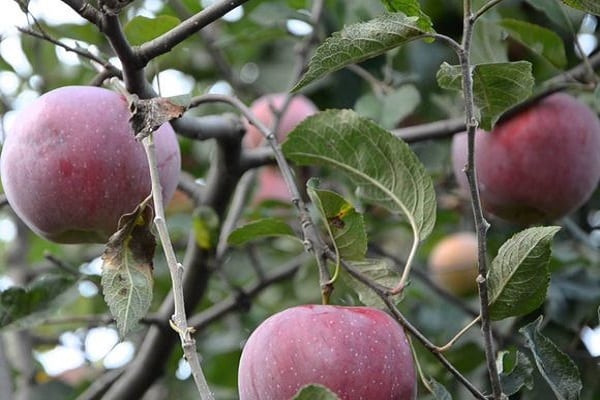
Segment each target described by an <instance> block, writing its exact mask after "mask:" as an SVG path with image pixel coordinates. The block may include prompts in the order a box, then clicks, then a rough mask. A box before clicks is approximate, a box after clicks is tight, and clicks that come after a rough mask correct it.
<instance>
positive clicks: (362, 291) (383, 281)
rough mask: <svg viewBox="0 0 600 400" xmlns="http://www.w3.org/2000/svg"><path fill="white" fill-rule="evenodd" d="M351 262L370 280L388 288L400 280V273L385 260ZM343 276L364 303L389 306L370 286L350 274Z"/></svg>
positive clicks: (373, 305)
mask: <svg viewBox="0 0 600 400" xmlns="http://www.w3.org/2000/svg"><path fill="white" fill-rule="evenodd" d="M350 264H351V265H352V266H353V267H354V268H356V269H357V270H358V271H359V272H360V273H361V274H362V275H364V276H365V277H367V278H369V280H371V281H372V282H375V283H377V284H379V285H381V286H384V287H386V288H392V287H395V286H396V285H397V284H398V282H399V281H400V273H398V272H396V271H395V270H394V269H393V267H392V266H390V265H389V264H388V263H387V262H386V261H385V260H377V259H367V260H363V261H351V262H350ZM342 277H343V279H344V282H345V283H346V284H347V285H348V286H349V287H350V288H352V289H353V290H354V291H355V292H356V294H358V299H359V300H360V302H361V303H362V304H364V305H365V306H368V307H375V308H386V307H387V306H386V304H385V303H384V302H383V300H381V299H380V298H379V296H378V295H377V294H376V293H375V292H374V291H373V290H371V289H370V288H369V287H367V286H366V285H364V284H363V283H361V282H360V281H358V280H357V279H355V278H353V277H351V276H349V275H348V274H343V275H342Z"/></svg>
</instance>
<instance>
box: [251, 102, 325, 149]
mask: <svg viewBox="0 0 600 400" xmlns="http://www.w3.org/2000/svg"><path fill="white" fill-rule="evenodd" d="M287 96H288V95H287V94H286V93H275V94H269V95H265V96H262V97H259V98H258V99H256V100H255V101H254V102H253V103H252V104H251V105H250V110H251V111H252V112H253V113H254V115H255V116H256V118H258V119H259V120H260V121H261V122H262V123H263V124H265V125H266V126H267V128H269V129H272V128H274V126H273V125H274V123H275V117H276V115H275V113H274V110H276V111H277V112H279V111H281V109H282V107H283V105H284V103H285V100H286V98H287ZM317 111H318V109H317V107H316V106H315V105H314V104H313V102H312V101H310V100H309V99H308V98H307V97H305V96H303V95H295V96H293V97H292V100H291V101H290V103H289V105H288V107H287V108H286V110H285V112H284V113H283V115H282V116H281V121H280V122H279V126H278V129H277V133H276V135H275V136H276V137H277V140H278V141H283V140H284V139H285V138H286V136H287V134H288V133H289V132H291V131H292V130H293V129H294V128H295V127H296V125H298V124H299V123H300V122H302V121H303V120H304V119H305V118H306V117H308V116H310V115H313V114H316V113H317ZM245 125H246V136H245V137H244V143H245V145H246V146H247V147H250V148H253V147H257V146H259V145H260V144H261V143H262V142H263V137H264V136H263V135H262V134H261V133H260V131H259V130H258V129H256V127H255V126H254V125H252V124H250V123H249V122H248V121H247V120H245Z"/></svg>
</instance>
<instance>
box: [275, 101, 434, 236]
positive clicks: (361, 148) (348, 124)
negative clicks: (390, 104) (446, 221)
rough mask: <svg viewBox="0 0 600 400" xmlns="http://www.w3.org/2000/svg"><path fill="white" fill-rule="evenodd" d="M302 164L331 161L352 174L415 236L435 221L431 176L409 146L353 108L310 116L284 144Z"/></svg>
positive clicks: (361, 189) (288, 153) (372, 198)
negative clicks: (404, 223)
mask: <svg viewBox="0 0 600 400" xmlns="http://www.w3.org/2000/svg"><path fill="white" fill-rule="evenodd" d="M282 148H283V152H284V153H285V155H286V156H287V157H288V158H289V159H291V160H293V161H294V162H296V163H297V164H300V165H317V164H318V165H329V166H332V167H334V168H336V169H338V170H340V171H342V172H344V173H345V174H347V175H348V176H349V177H350V179H352V181H353V183H354V184H356V185H357V186H358V187H359V195H360V196H362V197H363V198H365V199H366V200H368V201H370V202H373V203H376V204H380V205H382V206H384V207H386V208H388V209H389V210H391V211H392V212H398V213H401V214H403V215H404V217H405V218H406V220H407V221H408V223H409V224H410V225H411V227H412V228H413V232H414V233H415V235H416V237H415V240H423V239H425V238H426V237H427V235H429V233H431V231H432V229H433V226H434V224H435V216H436V202H435V192H434V190H433V184H432V181H431V178H430V176H429V174H428V173H427V171H426V170H425V167H424V166H423V164H421V162H420V161H419V159H418V158H417V156H416V155H415V154H414V153H413V151H412V150H411V149H410V148H409V146H408V145H407V144H406V143H404V142H403V141H402V140H400V139H398V138H396V137H395V136H393V135H392V134H391V133H390V132H388V131H386V130H385V129H382V128H381V127H379V126H378V125H376V124H374V123H373V122H372V121H370V120H368V119H366V118H362V117H360V116H359V115H358V114H356V113H355V112H353V111H350V110H328V111H324V112H321V113H319V114H316V115H314V116H311V117H309V118H307V119H305V120H304V121H303V122H302V123H301V124H300V125H298V126H297V127H296V129H294V131H293V132H291V133H290V135H289V136H288V139H287V140H286V142H285V143H284V144H283V146H282Z"/></svg>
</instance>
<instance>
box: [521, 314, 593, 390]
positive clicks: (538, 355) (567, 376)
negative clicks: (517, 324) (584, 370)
mask: <svg viewBox="0 0 600 400" xmlns="http://www.w3.org/2000/svg"><path fill="white" fill-rule="evenodd" d="M541 323H542V317H541V316H540V317H539V318H538V319H537V320H535V321H533V322H531V323H529V324H528V325H525V326H524V327H522V328H521V329H519V332H520V333H521V334H522V335H523V336H525V340H526V345H527V347H528V348H529V349H530V350H531V352H532V353H533V358H534V360H535V364H536V366H537V369H538V371H539V372H540V374H541V375H542V376H543V377H544V379H545V380H546V382H547V383H548V385H550V387H551V388H552V391H553V392H554V394H555V396H556V398H557V399H559V400H577V399H579V393H580V392H581V389H582V384H581V378H580V375H579V371H578V370H577V366H576V365H575V363H574V362H573V360H571V359H570V358H569V356H567V355H566V354H565V353H563V352H562V351H561V350H560V349H559V348H558V347H557V346H556V345H555V344H554V343H553V342H552V341H551V340H550V339H549V338H547V337H546V336H544V335H543V334H542V333H541V330H540V326H541Z"/></svg>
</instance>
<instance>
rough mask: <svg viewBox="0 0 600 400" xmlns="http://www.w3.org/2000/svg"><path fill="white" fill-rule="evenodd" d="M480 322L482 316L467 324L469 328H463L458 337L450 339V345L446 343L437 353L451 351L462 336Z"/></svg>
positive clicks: (437, 348) (437, 349) (438, 348)
mask: <svg viewBox="0 0 600 400" xmlns="http://www.w3.org/2000/svg"><path fill="white" fill-rule="evenodd" d="M479 321H481V315H480V316H478V317H477V318H475V319H474V320H473V321H471V322H469V323H468V324H467V326H465V327H464V328H462V329H461V330H460V331H459V332H458V333H457V334H456V335H454V337H453V338H452V339H450V341H449V342H448V343H446V344H445V345H443V346H440V347H436V351H439V352H440V353H443V352H445V351H448V350H450V348H451V347H452V346H453V345H454V343H456V342H457V341H458V339H460V338H461V337H462V335H464V334H465V333H466V332H467V331H468V330H469V329H471V328H472V327H473V326H475V325H476V324H477V323H479Z"/></svg>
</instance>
